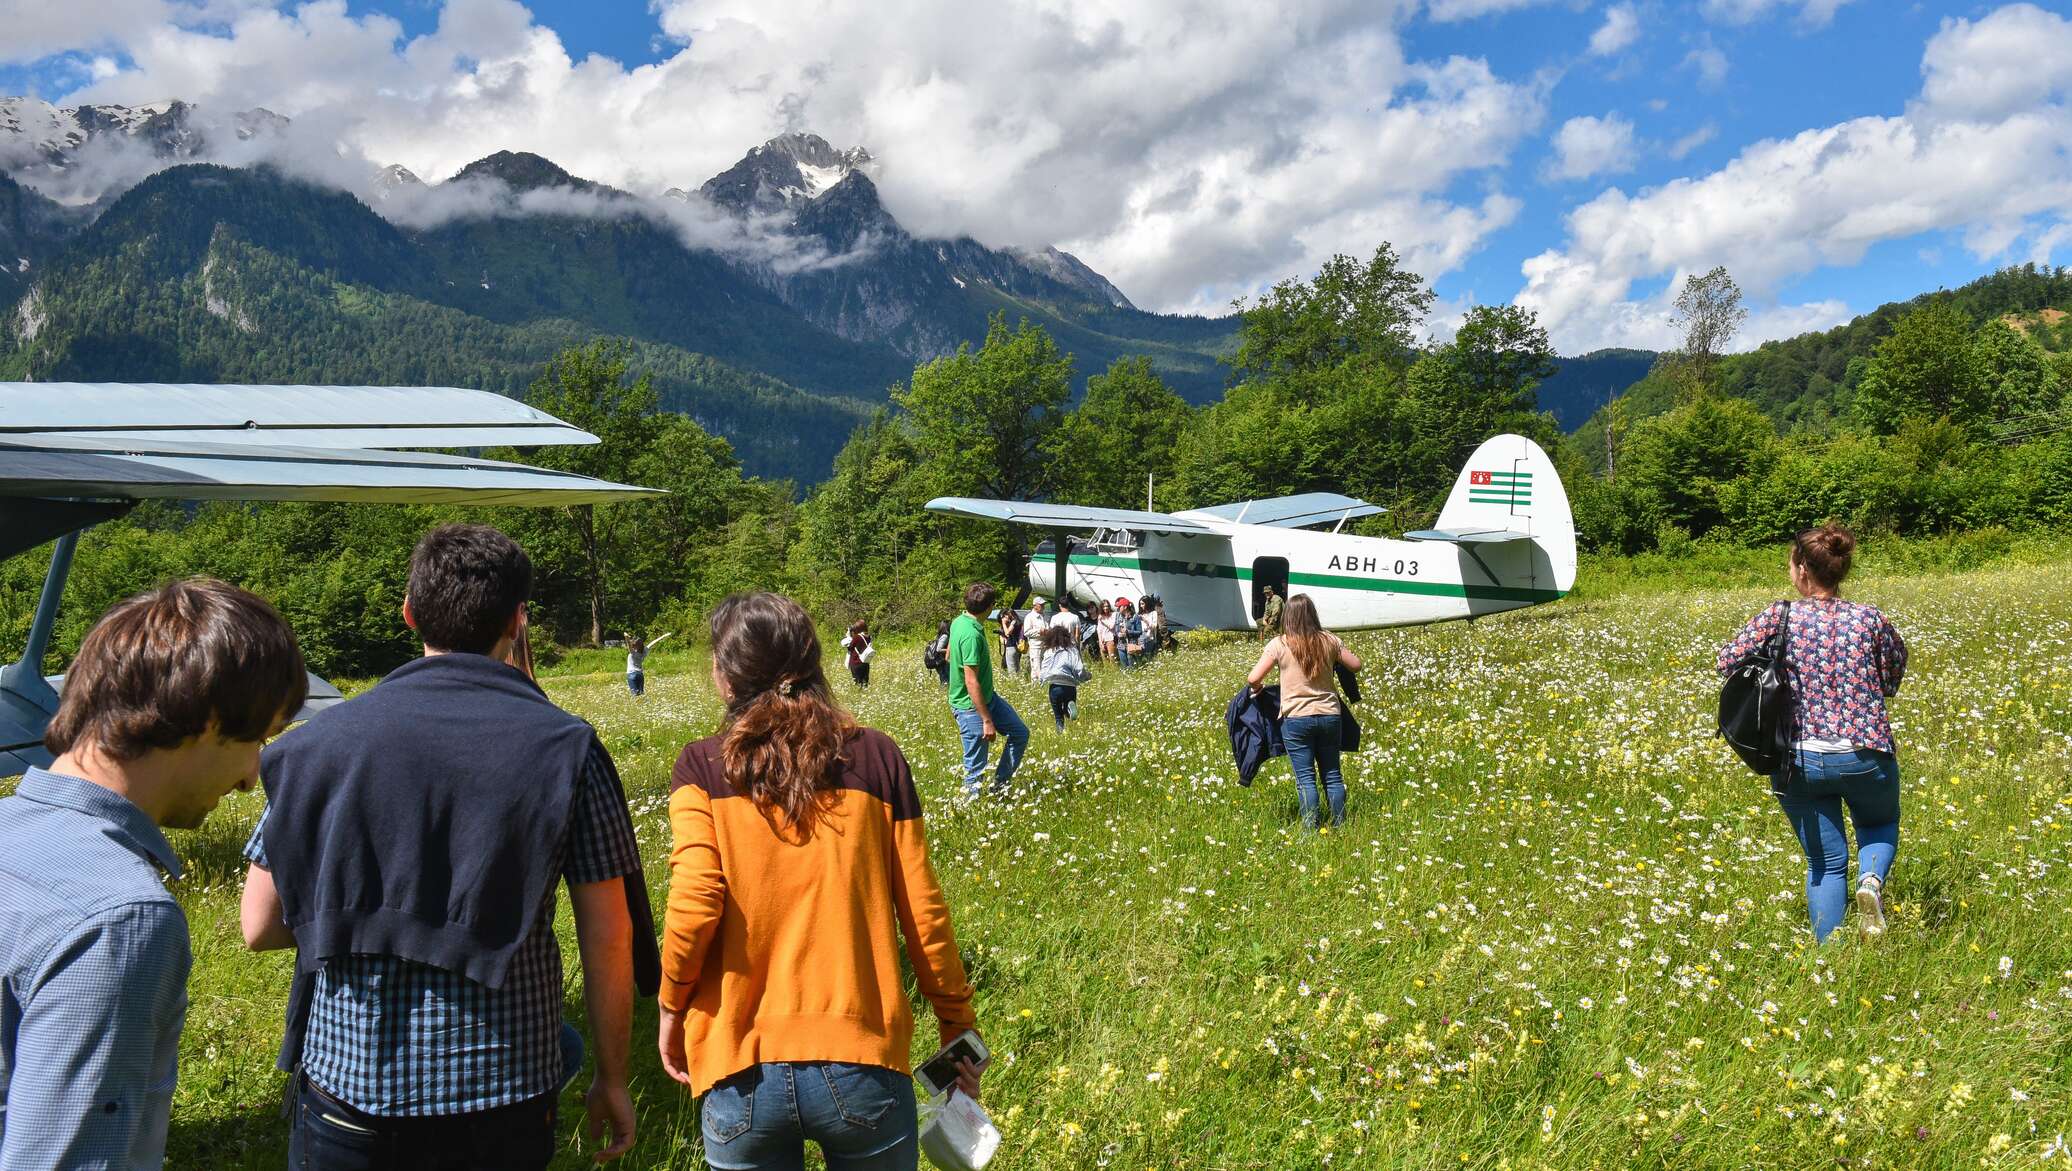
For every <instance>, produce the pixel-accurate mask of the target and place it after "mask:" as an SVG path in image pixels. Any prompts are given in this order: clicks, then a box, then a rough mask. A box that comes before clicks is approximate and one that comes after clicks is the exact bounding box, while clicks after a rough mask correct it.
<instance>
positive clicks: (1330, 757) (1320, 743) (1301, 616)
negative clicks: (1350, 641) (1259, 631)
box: [1245, 594, 1360, 829]
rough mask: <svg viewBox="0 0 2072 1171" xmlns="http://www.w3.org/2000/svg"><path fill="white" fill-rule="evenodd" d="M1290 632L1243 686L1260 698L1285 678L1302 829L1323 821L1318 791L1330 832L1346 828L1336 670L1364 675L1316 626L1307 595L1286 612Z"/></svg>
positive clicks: (1285, 724)
mask: <svg viewBox="0 0 2072 1171" xmlns="http://www.w3.org/2000/svg"><path fill="white" fill-rule="evenodd" d="M1282 617H1283V621H1284V622H1285V624H1286V627H1287V629H1286V630H1285V631H1284V632H1283V633H1281V634H1279V635H1276V636H1275V637H1274V638H1273V639H1272V640H1271V641H1270V642H1268V643H1267V644H1266V647H1265V649H1264V650H1262V651H1261V652H1260V654H1259V662H1258V663H1257V664H1256V665H1254V666H1253V668H1252V673H1251V674H1250V675H1249V676H1247V677H1246V678H1245V683H1246V684H1247V685H1248V686H1249V687H1251V689H1252V693H1253V694H1254V695H1257V694H1258V693H1259V689H1260V688H1261V687H1262V686H1264V685H1265V682H1266V676H1267V674H1268V673H1269V672H1272V671H1275V670H1278V671H1279V672H1280V673H1281V740H1282V741H1283V742H1284V743H1286V744H1287V746H1288V763H1289V764H1290V765H1291V766H1293V768H1294V771H1295V795H1296V799H1297V801H1298V802H1300V804H1301V809H1302V827H1303V828H1304V829H1316V828H1318V825H1319V824H1320V822H1321V821H1322V815H1321V813H1320V811H1319V802H1318V795H1317V789H1318V787H1319V784H1320V783H1321V786H1322V788H1323V804H1324V805H1328V806H1329V809H1330V819H1331V820H1330V826H1331V828H1332V829H1337V828H1338V827H1339V826H1340V825H1343V824H1344V823H1345V775H1344V773H1343V772H1342V771H1341V769H1340V753H1341V745H1342V743H1343V740H1342V739H1341V737H1342V736H1343V735H1344V728H1343V723H1342V719H1341V717H1342V716H1343V715H1344V713H1345V705H1344V704H1343V703H1342V702H1341V701H1340V700H1339V698H1338V692H1337V691H1336V690H1335V689H1334V685H1335V684H1336V682H1337V676H1336V674H1335V673H1334V671H1333V668H1334V666H1341V667H1344V668H1345V669H1346V670H1348V671H1358V670H1359V669H1360V656H1358V655H1356V654H1354V653H1353V652H1352V651H1351V650H1349V649H1347V647H1346V645H1345V643H1344V642H1342V641H1340V639H1339V637H1338V636H1337V635H1335V634H1333V633H1331V632H1330V631H1328V630H1325V629H1324V627H1323V624H1322V623H1320V622H1318V621H1317V607H1316V603H1315V602H1312V601H1311V600H1310V597H1309V595H1308V594H1294V595H1291V596H1290V597H1289V598H1288V605H1287V609H1285V610H1284V611H1282Z"/></svg>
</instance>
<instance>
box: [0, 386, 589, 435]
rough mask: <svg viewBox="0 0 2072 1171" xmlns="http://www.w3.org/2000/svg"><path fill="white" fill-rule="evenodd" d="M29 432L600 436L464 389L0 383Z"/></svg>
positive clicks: (9, 417) (15, 423)
mask: <svg viewBox="0 0 2072 1171" xmlns="http://www.w3.org/2000/svg"><path fill="white" fill-rule="evenodd" d="M22 435H76V436H81V437H86V438H100V439H128V440H155V441H158V442H165V443H238V444H261V445H265V446H278V445H287V446H293V447H342V448H390V447H537V446H544V445H549V444H581V443H595V442H597V437H596V436H595V435H592V434H590V433H588V432H586V431H584V430H582V429H581V428H578V427H574V426H571V425H570V424H568V423H564V422H562V421H561V420H560V419H557V418H555V417H554V416H552V415H550V414H547V413H546V412H545V411H541V410H536V409H534V408H532V407H529V406H526V405H525V404H524V403H522V402H519V401H518V400H516V399H512V398H506V397H505V396H503V395H500V394H492V393H490V392H489V391H486V390H466V389H463V388H460V387H455V386H247V385H235V384H227V383H197V382H158V383H116V382H0V437H9V436H22Z"/></svg>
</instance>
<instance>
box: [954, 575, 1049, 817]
mask: <svg viewBox="0 0 2072 1171" xmlns="http://www.w3.org/2000/svg"><path fill="white" fill-rule="evenodd" d="M999 597H1000V592H999V591H998V590H996V589H994V588H993V587H992V585H991V584H990V583H988V582H983V581H975V582H972V583H971V584H970V585H968V586H966V587H965V588H964V613H962V614H959V615H958V616H957V619H956V621H954V622H952V623H950V713H951V714H952V715H954V716H955V717H956V718H957V732H958V735H960V736H961V737H963V740H964V796H965V798H966V799H967V800H968V799H973V798H976V797H977V796H978V795H979V784H980V782H981V781H982V780H983V779H984V777H985V775H986V757H987V756H989V755H990V754H991V752H992V747H993V741H994V740H995V739H996V738H998V737H999V736H1000V735H1001V734H1002V733H1005V734H1006V735H1007V744H1006V745H1005V746H1004V747H1002V748H1001V749H1000V764H999V766H998V767H997V768H996V769H994V771H993V795H994V796H996V797H1000V796H1005V795H1006V793H1007V782H1008V781H1010V780H1012V779H1014V771H1015V769H1017V768H1019V767H1021V763H1022V752H1023V750H1025V749H1026V748H1027V747H1028V745H1029V726H1028V725H1027V724H1024V723H1022V718H1021V716H1019V715H1017V714H1016V713H1015V710H1014V706H1013V705H1012V704H1010V703H1008V702H1007V701H1006V700H1005V699H1002V698H1001V697H1000V695H999V693H997V692H996V691H994V690H993V661H992V659H991V658H990V657H989V656H988V655H987V654H986V628H985V627H984V626H983V625H981V624H980V623H981V621H982V619H981V615H983V614H985V612H986V611H988V610H990V609H992V607H993V603H994V601H995V600H997V599H998V598H999ZM1007 614H1008V615H1012V616H1015V617H1017V618H1018V617H1019V616H1018V615H1015V612H1014V609H1013V608H1012V607H1009V609H1008V610H1007ZM1003 621H1004V619H1003ZM1019 625H1020V624H1019V622H1017V623H1016V626H1017V628H1019Z"/></svg>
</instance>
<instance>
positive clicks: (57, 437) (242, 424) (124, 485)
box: [0, 382, 659, 776]
mask: <svg viewBox="0 0 2072 1171" xmlns="http://www.w3.org/2000/svg"><path fill="white" fill-rule="evenodd" d="M595 442H597V437H596V436H595V435H591V434H589V433H588V432H586V431H582V430H579V429H577V428H575V427H572V426H570V425H569V424H567V423H564V422H562V421H561V420H560V419H557V418H555V417H554V416H552V415H549V414H547V413H545V412H543V411H538V410H534V409H533V408H531V407H529V406H526V405H525V404H524V403H521V402H517V401H514V400H512V399H508V398H505V397H503V396H501V395H496V394H490V393H488V392H486V391H479V390H462V389H458V388H454V387H399V386H231V385H221V384H193V383H190V384H178V385H170V384H141V385H140V384H115V383H78V382H10V383H0V559H4V558H8V557H13V556H16V555H17V554H21V553H26V552H28V551H29V550H31V549H34V548H36V547H37V546H39V545H42V544H44V543H46V542H49V541H51V540H53V539H55V540H56V541H57V547H56V549H55V551H54V552H53V553H52V555H51V559H50V569H49V572H48V573H46V574H45V576H44V581H43V592H42V595H41V597H40V598H39V599H38V600H37V604H36V613H35V616H34V617H33V618H32V619H31V621H30V625H29V636H28V640H27V645H26V646H25V647H24V648H23V652H22V656H21V658H20V659H18V660H16V661H15V662H14V663H13V664H12V665H10V666H6V667H0V776H7V775H10V774H13V773H18V772H21V771H22V770H23V769H25V768H27V767H28V766H30V765H44V764H48V763H50V756H49V754H48V753H47V752H45V751H44V749H43V729H44V726H45V725H46V724H48V723H49V722H50V717H51V716H52V715H53V714H54V713H55V712H56V711H57V702H58V695H57V688H58V687H59V686H60V685H61V684H62V683H63V677H62V676H49V677H46V676H45V675H44V674H43V659H44V656H45V654H46V653H47V652H48V650H49V647H50V635H51V628H52V625H53V623H54V622H55V620H56V617H57V610H58V602H59V600H60V598H61V597H62V596H63V594H64V588H65V579H66V577H67V576H68V575H69V573H70V572H71V565H72V553H73V549H74V548H75V547H76V545H77V543H78V540H79V533H80V532H81V531H82V530H84V529H87V528H90V527H91V526H93V525H95V524H98V523H99V522H101V521H104V520H110V519H113V518H115V517H118V516H121V515H122V514H123V513H125V512H128V511H129V510H130V509H131V508H134V507H136V504H137V502H138V501H139V500H149V499H172V500H336V501H354V502H373V503H390V504H506V505H512V504H515V505H550V504H602V503H608V502H611V501H615V500H626V499H630V498H634V497H640V496H652V495H658V494H659V493H657V492H656V491H655V490H654V489H651V488H637V487H633V486H631V485H627V484H614V483H610V482H608V481H605V480H597V479H592V478H591V477H588V476H579V475H574V474H571V473H568V472H559V471H554V470H552V469H549V468H535V467H528V466H526V465H523V464H512V463H501V462H498V461H496V460H486V459H474V458H469V457H465V456H455V455H436V454H430V453H425V452H416V451H409V452H405V451H392V450H387V449H390V448H406V447H407V448H421V447H456V448H474V447H503V446H511V447H532V446H545V445H553V444H585V443H595ZM150 584H151V583H149V582H138V583H137V586H138V588H140V589H141V588H144V587H146V586H148V585H150ZM310 697H311V708H306V709H304V714H306V713H307V712H308V711H309V710H312V709H313V708H315V707H320V706H322V705H323V704H324V703H326V702H334V703H335V702H337V699H338V692H337V690H336V689H335V688H333V687H332V686H331V685H330V684H328V683H326V682H324V681H323V680H321V679H318V678H316V677H315V676H311V679H310Z"/></svg>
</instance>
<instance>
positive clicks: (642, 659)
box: [626, 630, 676, 699]
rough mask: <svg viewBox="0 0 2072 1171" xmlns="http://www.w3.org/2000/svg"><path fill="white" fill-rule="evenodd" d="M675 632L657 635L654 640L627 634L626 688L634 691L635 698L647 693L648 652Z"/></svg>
mask: <svg viewBox="0 0 2072 1171" xmlns="http://www.w3.org/2000/svg"><path fill="white" fill-rule="evenodd" d="M674 633H676V632H675V631H673V630H672V631H669V632H668V633H666V634H661V635H657V636H656V638H655V641H653V642H649V641H648V640H647V639H646V638H645V637H643V636H641V635H638V634H632V633H628V634H627V636H626V690H627V691H629V692H632V693H633V697H634V698H635V699H638V698H640V697H641V696H643V695H646V694H647V657H648V653H649V652H650V651H652V650H654V649H655V648H656V647H658V646H661V645H662V640H663V639H665V638H668V637H669V635H671V634H674Z"/></svg>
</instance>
